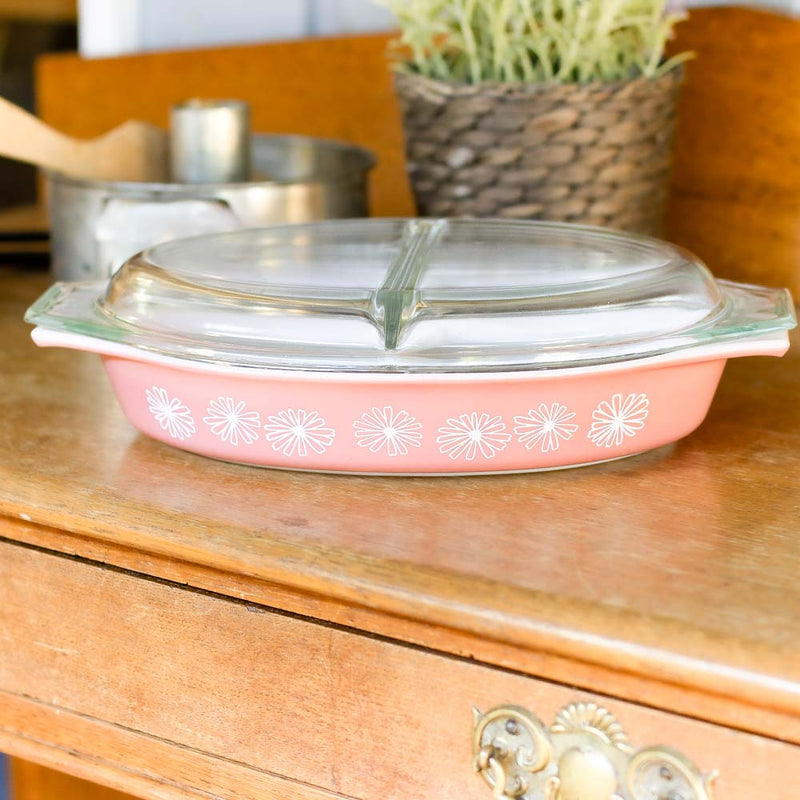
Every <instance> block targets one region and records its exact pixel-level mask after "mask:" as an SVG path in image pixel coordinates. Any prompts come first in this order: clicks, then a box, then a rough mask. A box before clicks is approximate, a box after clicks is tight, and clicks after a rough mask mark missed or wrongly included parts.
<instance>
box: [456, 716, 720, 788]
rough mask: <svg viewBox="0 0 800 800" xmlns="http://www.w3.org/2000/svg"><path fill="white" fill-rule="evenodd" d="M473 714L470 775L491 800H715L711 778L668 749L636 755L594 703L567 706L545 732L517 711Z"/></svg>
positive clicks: (619, 728) (616, 725) (610, 718)
mask: <svg viewBox="0 0 800 800" xmlns="http://www.w3.org/2000/svg"><path fill="white" fill-rule="evenodd" d="M473 713H474V715H475V728H474V730H473V738H472V752H473V755H474V758H475V769H476V771H478V772H479V773H480V774H481V775H482V776H483V778H484V780H485V781H486V782H487V783H488V784H489V787H490V788H491V790H492V795H493V797H494V798H495V800H513V799H514V798H517V799H518V800H713V794H712V786H711V785H712V782H713V781H714V779H715V778H716V773H710V774H703V773H701V772H700V771H699V770H698V769H697V767H696V766H695V765H694V764H693V763H692V762H691V761H690V760H689V759H688V758H686V756H684V755H682V754H681V753H679V752H678V751H677V750H673V749H672V748H670V747H661V746H658V747H645V748H642V749H641V750H634V749H633V748H632V747H631V745H630V744H629V743H628V737H627V735H626V734H625V731H624V730H623V729H622V726H621V725H620V724H619V722H617V720H616V718H615V717H614V715H613V714H611V713H610V712H609V711H607V710H606V709H605V708H603V707H602V706H599V705H597V704H596V703H571V704H570V705H568V706H565V707H564V708H562V709H561V711H559V712H558V714H557V715H556V721H555V722H554V723H553V724H552V725H551V726H550V727H549V728H548V727H546V726H545V724H544V723H543V722H542V721H541V720H540V719H539V718H538V717H536V716H535V715H534V714H531V713H530V711H527V710H526V709H524V708H521V707H519V706H498V707H497V708H493V709H492V710H491V711H487V712H486V713H485V714H483V713H481V712H480V711H479V710H478V709H477V708H473Z"/></svg>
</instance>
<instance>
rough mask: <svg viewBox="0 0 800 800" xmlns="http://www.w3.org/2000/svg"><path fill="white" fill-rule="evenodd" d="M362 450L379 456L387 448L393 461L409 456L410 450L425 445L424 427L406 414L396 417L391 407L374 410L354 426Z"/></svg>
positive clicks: (362, 416)
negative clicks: (365, 448) (365, 449)
mask: <svg viewBox="0 0 800 800" xmlns="http://www.w3.org/2000/svg"><path fill="white" fill-rule="evenodd" d="M353 427H354V428H355V431H356V439H357V440H358V446H359V447H368V448H369V449H370V452H372V453H377V452H378V451H379V450H381V449H383V448H384V447H385V448H386V453H387V455H389V456H390V457H394V456H397V455H401V456H405V455H408V448H409V447H419V446H420V445H421V444H422V433H421V431H422V425H421V424H420V423H419V422H417V420H416V419H415V418H414V417H412V416H411V415H410V414H409V413H408V412H407V411H398V412H397V413H395V411H394V409H393V408H392V407H391V406H384V407H383V408H375V407H373V409H372V411H366V412H364V413H363V414H362V415H361V419H357V420H356V421H355V422H354V423H353Z"/></svg>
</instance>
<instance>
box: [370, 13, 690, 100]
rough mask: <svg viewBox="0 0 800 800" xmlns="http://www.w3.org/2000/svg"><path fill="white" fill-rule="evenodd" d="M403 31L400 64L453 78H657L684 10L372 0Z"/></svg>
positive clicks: (518, 80)
mask: <svg viewBox="0 0 800 800" xmlns="http://www.w3.org/2000/svg"><path fill="white" fill-rule="evenodd" d="M377 2H378V3H379V4H380V5H383V6H386V7H387V8H389V9H390V10H391V11H393V12H394V14H395V16H396V17H397V20H398V22H399V23H400V27H401V30H402V33H401V36H400V39H399V40H398V41H397V43H396V44H397V45H398V47H397V54H398V68H399V69H402V70H405V71H408V72H413V73H417V74H419V75H424V76H426V77H429V78H436V79H439V80H443V81H449V82H452V83H472V84H475V83H573V82H578V83H587V82H589V81H618V80H625V79H628V78H633V77H637V76H640V75H644V76H646V77H651V78H652V77H657V76H658V75H661V74H663V73H664V72H666V71H667V70H669V69H672V68H673V67H674V66H676V65H677V64H678V63H680V62H681V61H684V60H685V59H686V58H687V57H688V56H689V54H688V53H682V54H681V55H678V56H675V57H673V58H671V59H669V60H666V61H665V60H664V45H665V43H666V41H667V39H669V38H670V36H671V34H672V30H673V28H674V26H675V23H676V22H678V21H680V20H681V19H683V17H684V14H683V13H681V12H679V11H673V10H671V8H670V3H669V2H668V0H377Z"/></svg>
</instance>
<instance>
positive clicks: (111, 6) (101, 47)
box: [78, 0, 392, 58]
mask: <svg viewBox="0 0 800 800" xmlns="http://www.w3.org/2000/svg"><path fill="white" fill-rule="evenodd" d="M78 9H79V16H78V32H79V46H80V52H81V55H83V56H85V57H86V58H95V57H98V56H113V55H120V54H123V53H137V52H144V51H148V50H178V49H187V48H193V47H211V46H214V45H226V44H244V43H248V42H266V41H270V40H275V39H297V38H302V37H305V36H320V35H322V36H324V35H334V34H338V33H355V32H361V31H373V30H388V29H389V28H391V27H392V19H391V15H390V14H389V13H388V12H387V11H385V10H384V9H382V8H379V7H378V6H376V5H375V4H374V3H373V2H372V0H78Z"/></svg>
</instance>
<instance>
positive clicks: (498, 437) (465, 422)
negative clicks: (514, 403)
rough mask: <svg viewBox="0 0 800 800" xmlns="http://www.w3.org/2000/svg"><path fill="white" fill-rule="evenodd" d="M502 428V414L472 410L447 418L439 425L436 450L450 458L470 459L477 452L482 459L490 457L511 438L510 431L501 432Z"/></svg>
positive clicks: (473, 457)
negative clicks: (437, 447) (481, 412)
mask: <svg viewBox="0 0 800 800" xmlns="http://www.w3.org/2000/svg"><path fill="white" fill-rule="evenodd" d="M505 429H506V424H505V422H503V419H502V417H500V416H496V417H490V416H489V415H488V414H485V413H484V414H478V413H477V411H473V412H472V413H471V414H462V415H461V416H460V417H459V418H458V419H455V418H454V417H451V418H450V419H448V420H447V424H446V425H444V426H443V427H441V428H439V436H438V437H437V439H436V443H437V444H438V445H439V451H440V452H442V453H444V454H445V455H448V456H450V458H452V459H456V458H459V457H461V456H464V457H465V458H466V460H467V461H473V460H474V459H475V456H476V455H478V453H480V454H481V455H482V456H483V457H484V458H494V457H495V455H496V454H497V453H499V452H500V451H501V450H505V448H506V445H507V444H508V443H509V441H510V440H511V434H510V433H505Z"/></svg>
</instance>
